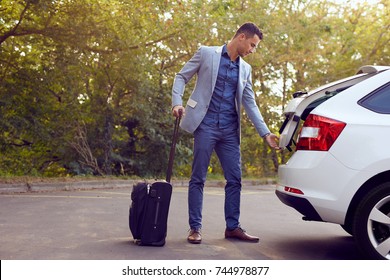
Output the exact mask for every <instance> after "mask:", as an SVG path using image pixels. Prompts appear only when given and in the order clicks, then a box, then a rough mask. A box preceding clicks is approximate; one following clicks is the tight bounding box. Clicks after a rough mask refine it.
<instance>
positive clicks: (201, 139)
mask: <svg viewBox="0 0 390 280" xmlns="http://www.w3.org/2000/svg"><path fill="white" fill-rule="evenodd" d="M213 150H215V152H216V154H217V156H218V158H219V161H220V163H221V166H222V169H223V172H224V176H225V179H226V185H225V206H224V213H225V221H226V228H227V229H235V228H237V227H238V226H239V218H240V198H241V152H240V139H239V134H238V131H237V129H236V126H232V127H229V128H225V129H220V128H218V127H216V126H208V125H205V124H203V123H202V124H201V125H200V126H199V127H198V129H197V130H196V131H195V132H194V160H193V163H192V175H191V180H190V183H189V189H188V208H189V209H188V210H189V225H190V228H191V229H201V228H202V208H203V188H204V184H205V182H206V176H207V170H208V166H209V164H210V158H211V155H212V152H213Z"/></svg>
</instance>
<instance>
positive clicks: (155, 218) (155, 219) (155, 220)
mask: <svg viewBox="0 0 390 280" xmlns="http://www.w3.org/2000/svg"><path fill="white" fill-rule="evenodd" d="M159 212H160V197H157V205H156V216H155V217H154V228H157V221H158V215H159Z"/></svg>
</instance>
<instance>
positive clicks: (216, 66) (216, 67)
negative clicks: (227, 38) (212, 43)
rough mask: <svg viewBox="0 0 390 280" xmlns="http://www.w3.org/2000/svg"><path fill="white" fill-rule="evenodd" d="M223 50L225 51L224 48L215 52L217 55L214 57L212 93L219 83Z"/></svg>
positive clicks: (219, 48)
mask: <svg viewBox="0 0 390 280" xmlns="http://www.w3.org/2000/svg"><path fill="white" fill-rule="evenodd" d="M222 49H223V46H221V47H218V48H217V49H216V50H215V53H214V55H213V65H212V71H213V72H212V73H211V82H212V88H211V90H212V91H214V87H215V83H216V82H217V77H218V70H219V63H220V62H221V54H222Z"/></svg>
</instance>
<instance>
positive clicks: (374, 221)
mask: <svg viewBox="0 0 390 280" xmlns="http://www.w3.org/2000/svg"><path fill="white" fill-rule="evenodd" d="M352 230H353V236H354V237H355V240H356V243H357V245H358V247H359V249H360V251H361V252H362V253H363V254H364V255H365V256H367V257H368V258H369V259H389V260H390V182H386V183H382V184H380V185H379V186H377V187H376V188H374V189H373V190H372V191H370V192H369V193H367V195H366V196H365V197H364V198H363V199H362V200H361V202H360V203H359V205H358V207H357V209H356V212H355V215H354V222H353V225H352Z"/></svg>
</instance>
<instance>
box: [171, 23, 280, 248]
mask: <svg viewBox="0 0 390 280" xmlns="http://www.w3.org/2000/svg"><path fill="white" fill-rule="evenodd" d="M262 38H263V34H262V32H261V31H260V29H259V28H258V27H257V26H256V25H255V24H253V23H250V22H249V23H245V24H243V25H242V26H241V27H240V28H239V29H238V30H237V32H236V34H235V35H234V37H233V38H232V40H231V41H230V42H228V43H227V44H225V45H223V46H221V47H206V46H202V47H200V48H199V49H198V51H197V52H196V53H195V55H194V56H193V57H192V58H191V59H190V60H189V61H188V62H187V63H186V64H185V65H184V67H183V68H182V69H181V70H180V72H179V73H177V74H176V77H175V80H174V83H173V88H172V108H173V109H172V113H173V115H174V116H178V115H179V111H181V112H182V113H183V119H182V121H181V124H180V126H181V128H182V129H184V130H185V131H187V132H190V133H193V135H194V159H193V164H192V175H191V179H190V182H189V189H188V208H189V209H188V210H189V225H190V231H189V236H188V238H187V240H188V242H190V243H194V244H199V243H201V241H202V236H201V228H202V207H203V187H204V183H205V181H206V175H207V169H208V166H209V163H210V158H211V155H212V152H213V150H215V152H216V154H217V156H218V158H219V161H220V163H221V166H222V169H223V171H224V176H225V179H226V186H225V206H224V211H225V221H226V230H225V238H236V239H239V240H243V241H248V242H258V241H259V238H258V237H256V236H251V235H249V234H247V233H246V231H245V230H243V229H242V228H241V226H240V223H239V217H240V196H241V152H240V111H241V105H243V107H244V109H245V111H246V114H247V116H248V117H249V119H250V120H251V121H252V123H253V124H254V126H255V128H256V130H257V132H258V133H259V135H260V136H261V137H263V139H264V140H265V141H266V142H267V143H268V145H269V146H270V147H272V148H274V149H278V144H277V142H276V141H277V139H278V138H277V136H276V135H274V134H272V133H270V131H269V129H268V127H267V125H266V124H265V123H264V120H263V117H262V115H261V113H260V111H259V108H258V106H257V104H256V101H255V96H254V92H253V89H252V73H251V71H252V69H251V66H250V65H249V64H248V63H246V62H245V61H244V60H243V59H242V58H243V57H245V56H246V55H249V54H251V53H253V52H255V50H256V48H257V46H258V44H259V43H260V40H261V39H262ZM195 75H196V76H197V81H196V86H195V88H194V90H193V92H192V94H191V96H190V98H189V99H188V101H187V104H186V107H185V108H184V107H183V100H182V98H183V94H184V90H185V86H186V84H187V83H188V82H189V81H190V80H191V78H193V77H194V76H195Z"/></svg>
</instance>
